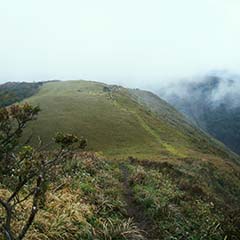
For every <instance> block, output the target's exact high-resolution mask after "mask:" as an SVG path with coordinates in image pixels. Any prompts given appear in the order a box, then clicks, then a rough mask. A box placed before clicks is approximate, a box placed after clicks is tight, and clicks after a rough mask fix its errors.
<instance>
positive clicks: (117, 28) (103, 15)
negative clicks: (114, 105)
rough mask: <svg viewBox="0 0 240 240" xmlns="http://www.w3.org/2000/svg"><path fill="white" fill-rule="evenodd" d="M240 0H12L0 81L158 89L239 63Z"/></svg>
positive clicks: (4, 12)
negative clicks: (67, 81) (80, 82)
mask: <svg viewBox="0 0 240 240" xmlns="http://www.w3.org/2000/svg"><path fill="white" fill-rule="evenodd" d="M239 12H240V1H239V0H41V1H36V0H21V1H20V0H6V1H1V3H0V66H1V68H0V69H1V71H0V82H5V81H24V80H25V81H33V80H35V81H38V80H48V79H90V80H96V81H103V82H110V83H120V84H123V85H125V86H131V87H145V88H151V87H154V86H155V85H156V84H157V83H164V82H167V81H171V80H177V79H181V78H184V77H189V76H192V75H195V74H199V73H202V72H206V71H209V70H216V69H217V70H218V69H228V70H232V71H238V69H240V66H239V64H240V14H239Z"/></svg>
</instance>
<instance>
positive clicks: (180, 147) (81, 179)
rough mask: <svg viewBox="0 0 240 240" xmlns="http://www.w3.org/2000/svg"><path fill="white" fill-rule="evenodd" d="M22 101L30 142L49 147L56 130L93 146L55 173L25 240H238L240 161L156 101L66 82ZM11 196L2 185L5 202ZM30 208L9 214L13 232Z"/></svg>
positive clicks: (117, 88) (134, 92)
mask: <svg viewBox="0 0 240 240" xmlns="http://www.w3.org/2000/svg"><path fill="white" fill-rule="evenodd" d="M25 101H26V102H30V103H32V104H39V105H40V107H41V109H42V111H41V112H40V114H39V116H38V119H37V120H36V121H34V122H32V123H31V124H30V125H28V126H27V127H26V129H25V132H24V134H25V137H26V136H29V135H31V134H33V138H31V139H30V143H32V142H31V141H32V140H34V141H35V145H36V143H37V139H36V138H35V137H36V136H38V135H39V136H41V138H42V141H43V143H44V144H45V143H48V142H49V141H51V139H52V137H53V136H54V135H55V132H56V131H64V132H69V133H74V134H77V135H79V136H84V137H86V138H87V139H88V143H89V147H88V152H75V153H74V155H69V157H68V159H67V161H66V162H64V163H62V164H59V165H57V166H56V176H55V175H54V177H53V179H52V178H51V182H48V183H49V186H48V187H49V189H48V192H47V194H46V198H45V205H44V207H43V208H41V209H40V210H39V212H38V214H37V217H36V219H35V221H34V224H33V225H32V227H31V228H30V230H29V232H28V234H27V236H26V239H28V240H41V239H49V240H56V239H62V240H64V239H69V240H78V239H82V240H90V239H94V240H103V239H104V240H113V239H115V240H170V239H186V240H200V239H214V240H219V239H225V240H227V239H239V236H240V232H239V224H240V222H239V219H240V210H239V201H240V187H239V186H240V164H239V158H238V156H237V155H235V154H234V153H232V152H231V151H230V150H228V149H227V148H226V147H225V146H224V145H222V144H221V143H219V142H218V141H216V140H214V139H213V138H211V137H210V136H208V135H206V134H205V133H204V132H202V131H201V130H199V129H198V128H197V127H194V126H192V125H191V124H189V122H188V121H187V120H186V119H185V118H184V116H183V115H181V114H180V113H178V112H177V111H176V110H175V109H174V108H173V107H171V106H170V105H169V104H167V103H166V102H165V101H163V100H162V99H160V98H159V97H157V96H156V95H154V94H152V93H150V92H147V91H142V90H133V89H126V88H122V87H120V86H115V85H114V86H113V85H106V84H103V83H97V82H87V81H67V82H49V83H45V84H43V85H42V86H41V88H40V89H39V91H38V92H37V93H36V94H35V95H33V96H31V97H30V98H28V99H24V102H25ZM47 147H48V148H47V149H48V150H51V149H54V147H55V146H54V145H52V146H48V145H47ZM43 148H44V146H43ZM54 150H55V149H54ZM53 152H55V151H53ZM44 153H45V154H51V153H52V151H44ZM43 155H44V154H43ZM40 156H41V154H40ZM11 191H12V189H6V187H4V184H2V183H1V182H0V197H1V198H4V199H5V198H7V196H9V195H10V194H11ZM25 195H26V193H25V192H22V193H21V194H19V196H18V197H19V199H24V196H25ZM16 200H18V199H16ZM30 202H31V200H30V199H27V201H23V202H22V203H21V208H18V209H16V211H15V212H14V214H16V215H17V217H15V218H13V221H12V222H13V223H12V226H13V229H14V231H18V230H19V229H20V226H21V224H22V223H23V221H24V219H26V214H27V213H28V212H29V205H30ZM3 210H4V209H3V207H1V205H0V215H1V216H3V212H4V211H3ZM0 224H1V222H0ZM0 226H1V225H0ZM1 229H2V228H0V239H3V231H1Z"/></svg>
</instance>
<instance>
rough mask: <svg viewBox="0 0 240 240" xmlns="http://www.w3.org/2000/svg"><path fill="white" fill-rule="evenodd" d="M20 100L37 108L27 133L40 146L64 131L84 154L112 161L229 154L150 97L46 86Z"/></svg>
mask: <svg viewBox="0 0 240 240" xmlns="http://www.w3.org/2000/svg"><path fill="white" fill-rule="evenodd" d="M24 101H27V102H30V103H32V104H39V105H40V107H41V109H42V112H41V113H40V115H39V118H38V121H36V122H34V123H33V124H32V125H31V128H30V129H31V131H33V133H34V135H39V136H41V137H42V139H43V140H44V142H48V141H50V139H51V137H52V136H53V135H54V133H55V132H57V131H64V132H71V133H75V134H76V135H79V136H84V137H86V138H87V139H88V142H89V150H93V151H97V152H103V154H104V155H106V156H111V157H117V158H121V157H128V156H134V157H141V158H155V159H156V158H161V157H162V156H174V157H187V156H193V155H194V156H200V155H206V154H214V155H216V156H219V155H220V156H231V155H232V154H231V153H230V152H229V151H228V150H227V149H226V148H225V147H224V146H223V145H221V144H219V143H218V142H216V141H214V140H212V139H211V138H210V137H208V136H207V135H205V134H203V133H202V132H201V131H199V130H197V129H196V128H194V127H192V126H191V125H190V124H188V123H187V121H186V120H185V119H184V118H183V117H182V116H181V115H180V114H179V113H178V112H177V111H176V110H175V109H174V108H172V107H170V106H169V105H168V104H167V103H166V102H164V101H162V100H161V99H160V98H158V97H157V96H155V95H153V94H152V93H150V92H145V91H141V90H130V89H125V88H122V87H118V86H108V85H105V84H102V83H97V82H88V81H67V82H50V83H46V84H44V85H43V86H42V87H41V88H40V91H39V92H38V93H37V94H35V95H34V96H32V97H30V98H28V99H25V100H24ZM30 129H29V130H30Z"/></svg>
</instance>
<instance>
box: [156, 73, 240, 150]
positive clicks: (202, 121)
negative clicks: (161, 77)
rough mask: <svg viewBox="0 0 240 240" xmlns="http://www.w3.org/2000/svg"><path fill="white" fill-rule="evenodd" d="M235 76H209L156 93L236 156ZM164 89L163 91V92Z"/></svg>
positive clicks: (239, 133)
mask: <svg viewBox="0 0 240 240" xmlns="http://www.w3.org/2000/svg"><path fill="white" fill-rule="evenodd" d="M238 90H239V76H221V75H218V74H215V75H209V76H207V77H205V78H203V79H201V80H199V81H197V82H190V83H188V84H185V85H184V84H182V85H181V87H179V86H175V90H173V89H171V90H170V92H171V91H173V92H172V93H171V94H169V95H168V94H167V95H166V94H160V95H162V96H163V97H165V99H166V100H167V101H168V102H170V103H171V104H172V105H173V106H175V107H176V108H177V109H178V110H179V111H181V112H182V113H184V114H185V115H186V116H188V118H189V119H190V120H191V121H192V122H193V123H195V124H196V125H197V126H199V127H201V128H202V129H204V130H205V131H206V132H208V133H209V134H211V135H212V136H213V137H215V138H217V139H218V140H220V141H221V142H223V143H224V144H226V146H228V147H229V148H230V149H232V150H233V151H235V152H236V153H238V154H239V153H240V147H239V146H240V105H239V103H240V101H239V100H240V94H239V91H238ZM166 92H168V90H165V93H166Z"/></svg>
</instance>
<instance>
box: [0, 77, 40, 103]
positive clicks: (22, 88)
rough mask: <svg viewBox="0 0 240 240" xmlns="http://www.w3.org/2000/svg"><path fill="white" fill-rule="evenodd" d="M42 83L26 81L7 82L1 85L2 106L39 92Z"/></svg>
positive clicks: (0, 101) (0, 100) (0, 98)
mask: <svg viewBox="0 0 240 240" xmlns="http://www.w3.org/2000/svg"><path fill="white" fill-rule="evenodd" d="M41 85H42V83H41V82H38V83H26V82H7V83H4V84H1V85H0V107H4V106H8V105H10V104H12V103H15V102H18V101H21V100H23V99H24V98H27V97H30V96H32V95H34V94H35V93H37V91H38V89H39V87H40V86H41Z"/></svg>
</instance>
